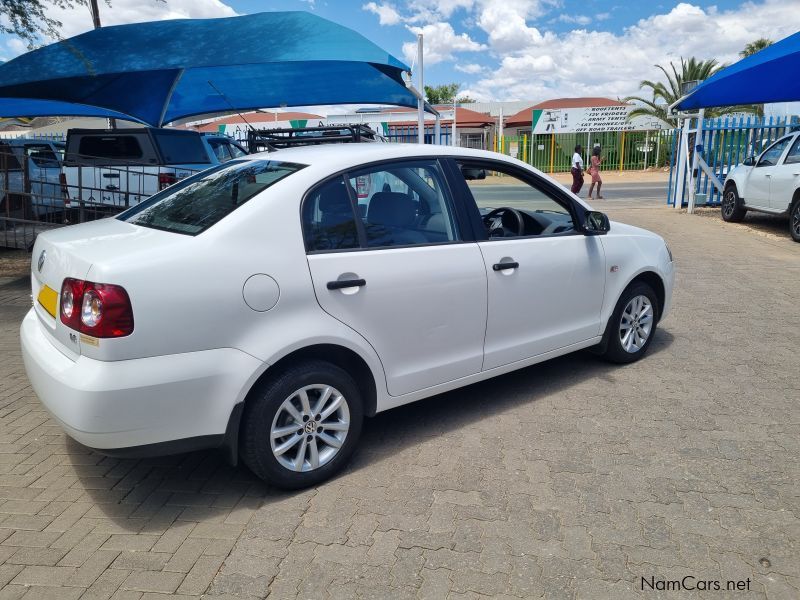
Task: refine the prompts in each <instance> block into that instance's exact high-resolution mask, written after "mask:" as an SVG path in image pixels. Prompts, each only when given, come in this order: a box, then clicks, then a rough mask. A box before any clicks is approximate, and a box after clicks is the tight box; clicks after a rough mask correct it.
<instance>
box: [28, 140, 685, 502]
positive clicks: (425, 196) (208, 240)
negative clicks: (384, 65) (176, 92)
mask: <svg viewBox="0 0 800 600" xmlns="http://www.w3.org/2000/svg"><path fill="white" fill-rule="evenodd" d="M359 180H360V181H361V182H363V181H369V182H370V185H369V186H368V187H369V193H366V194H365V193H363V191H364V189H365V186H364V185H361V190H362V193H357V192H356V188H357V182H358V181H359ZM31 284H32V287H33V295H32V297H33V300H34V302H33V308H32V309H31V310H30V312H29V313H28V314H27V316H26V317H25V319H24V321H23V323H22V327H21V336H22V349H23V356H24V361H25V368H26V370H27V373H28V377H29V378H30V381H31V383H32V385H33V388H34V390H35V391H36V393H37V395H38V396H39V398H40V399H41V401H42V403H43V404H44V405H45V406H46V407H47V408H48V410H49V411H50V413H52V415H53V416H54V417H55V419H57V420H58V422H59V423H60V424H61V426H62V427H63V428H64V430H65V431H66V432H67V434H69V435H70V436H71V437H73V438H74V439H76V440H77V441H78V442H80V443H82V444H85V445H86V446H89V447H91V448H94V449H97V450H99V451H100V452H102V453H106V454H109V455H117V456H148V455H154V454H166V453H173V452H184V451H189V450H195V449H200V448H212V447H220V448H222V449H223V450H224V451H225V452H226V454H227V455H228V457H229V458H230V460H231V461H232V462H235V461H236V460H238V459H239V458H241V459H242V460H243V461H244V462H245V463H246V464H247V465H248V466H249V467H250V469H252V470H253V471H254V472H255V473H256V474H257V475H258V476H260V477H262V478H264V479H265V480H267V481H269V482H271V483H273V484H274V485H277V486H281V487H286V488H297V487H303V486H309V485H313V484H316V483H318V482H320V481H322V480H324V479H326V478H328V477H330V476H331V475H332V474H334V473H335V472H337V471H338V470H339V469H341V468H342V466H343V465H344V464H345V463H346V461H347V460H348V458H349V457H350V456H351V454H352V453H353V451H354V449H355V447H356V444H357V442H358V439H359V435H360V433H361V428H362V423H363V420H364V417H367V416H372V415H374V414H375V413H377V412H380V411H384V410H388V409H391V408H393V407H396V406H399V405H401V404H406V403H409V402H413V401H415V400H420V399H422V398H426V397H429V396H433V395H434V394H439V393H442V392H445V391H448V390H452V389H455V388H458V387H461V386H465V385H468V384H471V383H474V382H476V381H480V380H483V379H487V378H490V377H495V376H497V375H501V374H503V373H507V372H509V371H513V370H515V369H520V368H522V367H526V366H528V365H532V364H534V363H538V362H541V361H544V360H547V359H549V358H553V357H555V356H559V355H562V354H567V353H569V352H573V351H576V350H579V349H582V348H589V347H593V348H594V350H595V351H596V352H598V353H600V354H603V355H604V356H606V357H607V358H608V359H610V360H612V361H615V362H619V363H628V362H633V361H635V360H637V359H639V358H640V357H641V356H642V355H643V354H644V353H645V352H646V351H647V349H648V346H649V345H650V343H651V342H652V340H653V336H654V334H655V332H656V327H657V325H658V322H659V320H660V319H663V318H664V315H665V314H666V313H667V310H668V309H669V306H670V298H671V295H672V286H673V264H672V256H671V254H670V251H669V250H668V248H667V246H666V244H665V243H664V240H663V239H662V238H661V237H659V236H657V235H655V234H653V233H650V232H648V231H645V230H643V229H638V228H636V227H632V226H629V225H623V224H621V223H610V222H609V220H608V218H607V217H606V216H605V215H604V214H603V213H600V212H595V211H593V210H591V208H590V207H589V206H587V205H586V204H585V203H584V202H583V201H581V200H580V199H579V198H577V197H576V196H574V195H572V194H570V193H569V192H567V191H565V190H564V189H563V188H562V187H561V186H560V185H558V184H557V183H555V182H554V181H552V180H551V179H549V178H548V177H546V176H544V175H543V174H542V173H540V172H539V171H537V170H536V169H533V168H531V167H530V166H528V165H526V164H524V163H522V162H520V161H517V160H515V159H511V158H508V157H505V156H501V155H499V154H495V153H491V152H484V151H478V150H470V149H461V148H449V147H441V146H417V145H401V144H385V145H379V144H364V145H359V144H348V145H346V146H344V145H328V146H313V147H303V148H291V149H286V150H278V151H274V152H271V153H262V154H258V155H253V156H248V157H247V158H243V159H239V160H234V161H230V162H228V163H226V164H224V165H220V166H217V167H214V168H211V169H209V170H207V171H204V172H202V173H200V174H198V175H196V176H194V177H191V178H188V179H186V180H184V181H181V182H179V183H177V184H175V185H173V186H171V187H169V188H168V189H166V190H164V191H162V192H160V193H159V194H157V195H155V196H153V197H152V198H150V199H149V200H148V201H145V202H143V203H141V204H139V205H137V206H135V207H134V208H131V209H130V210H128V211H126V212H124V213H122V214H120V215H118V216H117V217H116V218H111V219H104V220H101V221H94V222H91V223H85V224H82V225H76V226H73V227H65V228H62V229H57V230H53V231H49V232H46V233H43V234H42V235H40V236H39V237H38V238H37V241H36V245H35V247H34V250H33V257H32V273H31Z"/></svg>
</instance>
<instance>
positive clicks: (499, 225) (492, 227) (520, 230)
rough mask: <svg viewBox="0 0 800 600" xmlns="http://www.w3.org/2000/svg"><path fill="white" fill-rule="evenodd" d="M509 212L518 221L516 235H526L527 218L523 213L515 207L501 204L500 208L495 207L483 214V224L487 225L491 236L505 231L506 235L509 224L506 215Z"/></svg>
mask: <svg viewBox="0 0 800 600" xmlns="http://www.w3.org/2000/svg"><path fill="white" fill-rule="evenodd" d="M509 214H510V215H512V216H513V217H514V220H515V221H516V226H517V229H516V233H514V235H520V236H521V235H525V218H524V217H523V216H522V213H521V212H519V211H518V210H517V209H515V208H509V207H508V206H501V207H500V208H495V209H494V210H492V211H491V212H489V213H487V214H485V215H484V216H483V224H484V225H485V226H486V229H487V230H488V232H489V237H492V234H493V233H494V234H495V235H497V232H503V235H505V230H506V225H507V224H506V221H507V219H506V215H509ZM498 217H499V218H498ZM508 229H510V230H512V231H513V229H512V228H511V227H508ZM498 237H499V236H498Z"/></svg>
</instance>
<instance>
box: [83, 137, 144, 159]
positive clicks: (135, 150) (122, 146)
mask: <svg viewBox="0 0 800 600" xmlns="http://www.w3.org/2000/svg"><path fill="white" fill-rule="evenodd" d="M78 154H80V155H81V156H89V157H93V158H117V159H126V158H127V159H138V158H142V147H141V146H140V145H139V140H137V139H136V136H133V135H102V136H101V135H87V136H85V137H82V138H81V139H80V145H79V146H78Z"/></svg>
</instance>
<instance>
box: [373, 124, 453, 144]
mask: <svg viewBox="0 0 800 600" xmlns="http://www.w3.org/2000/svg"><path fill="white" fill-rule="evenodd" d="M439 129H440V131H439V141H438V142H437V141H436V127H435V126H434V125H426V126H425V143H426V144H439V145H441V146H449V145H450V140H451V139H452V135H453V132H452V129H451V128H450V127H440V128H439ZM418 130H419V128H418V127H417V126H416V125H395V126H391V125H390V126H389V132H388V133H387V134H386V135H385V137H386V139H387V140H389V141H390V142H398V143H405V144H416V143H417V142H418V141H419V140H418V137H417V131H418Z"/></svg>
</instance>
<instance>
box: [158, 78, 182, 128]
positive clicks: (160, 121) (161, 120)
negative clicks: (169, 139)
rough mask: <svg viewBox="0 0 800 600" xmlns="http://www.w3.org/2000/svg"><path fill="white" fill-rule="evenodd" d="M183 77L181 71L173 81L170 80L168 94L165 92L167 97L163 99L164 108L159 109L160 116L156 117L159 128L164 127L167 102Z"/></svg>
mask: <svg viewBox="0 0 800 600" xmlns="http://www.w3.org/2000/svg"><path fill="white" fill-rule="evenodd" d="M181 77H183V69H180V70H179V71H178V74H177V75H175V79H173V80H172V85H171V86H169V92H167V97H166V98H164V106H162V107H161V114H160V115H158V123H157V125H158V126H159V127H163V126H164V116H165V115H166V114H167V108H168V107H169V102H170V100H172V94H174V93H175V88H176V87H177V86H178V82H179V81H180V80H181Z"/></svg>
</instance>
